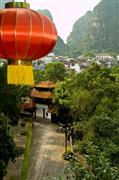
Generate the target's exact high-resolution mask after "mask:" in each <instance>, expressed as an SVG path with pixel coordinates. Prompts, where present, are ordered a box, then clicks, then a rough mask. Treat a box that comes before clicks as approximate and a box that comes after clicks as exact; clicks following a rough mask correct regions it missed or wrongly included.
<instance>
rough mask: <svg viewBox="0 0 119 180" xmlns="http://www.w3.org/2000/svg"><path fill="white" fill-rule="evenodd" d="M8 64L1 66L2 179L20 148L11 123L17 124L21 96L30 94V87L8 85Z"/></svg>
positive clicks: (0, 133) (0, 143) (0, 139)
mask: <svg viewBox="0 0 119 180" xmlns="http://www.w3.org/2000/svg"><path fill="white" fill-rule="evenodd" d="M6 75H7V72H6V66H5V65H3V66H1V67H0V179H2V178H3V176H4V175H5V174H6V172H7V165H8V162H9V160H11V161H14V160H15V158H16V157H17V156H18V149H17V147H16V145H15V142H14V141H13V137H12V133H11V125H17V123H18V120H19V106H20V102H21V97H25V96H28V94H30V88H29V87H26V86H24V87H22V86H15V85H8V84H7V78H6Z"/></svg>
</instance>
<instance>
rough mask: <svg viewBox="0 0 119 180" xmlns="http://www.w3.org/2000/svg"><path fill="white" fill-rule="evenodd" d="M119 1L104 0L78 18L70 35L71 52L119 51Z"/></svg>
mask: <svg viewBox="0 0 119 180" xmlns="http://www.w3.org/2000/svg"><path fill="white" fill-rule="evenodd" d="M118 15H119V1H117V0H113V1H111V0H109V1H107V0H102V1H101V2H100V3H99V4H98V5H97V6H96V7H95V8H94V10H93V11H92V12H91V11H89V12H87V13H86V14H85V15H84V16H83V17H81V18H80V19H78V20H77V21H76V22H75V24H74V26H73V30H72V32H71V34H70V36H69V37H68V40H67V41H68V46H69V49H70V51H69V52H70V54H73V56H78V55H79V54H80V53H84V52H85V51H86V52H87V51H93V52H118V51H119V21H118Z"/></svg>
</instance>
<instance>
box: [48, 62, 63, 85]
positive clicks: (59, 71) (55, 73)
mask: <svg viewBox="0 0 119 180" xmlns="http://www.w3.org/2000/svg"><path fill="white" fill-rule="evenodd" d="M65 76H66V69H65V66H64V64H63V63H61V62H53V63H48V64H47V65H46V68H45V79H46V80H50V81H55V82H56V81H58V80H59V81H62V80H63V79H64V77H65Z"/></svg>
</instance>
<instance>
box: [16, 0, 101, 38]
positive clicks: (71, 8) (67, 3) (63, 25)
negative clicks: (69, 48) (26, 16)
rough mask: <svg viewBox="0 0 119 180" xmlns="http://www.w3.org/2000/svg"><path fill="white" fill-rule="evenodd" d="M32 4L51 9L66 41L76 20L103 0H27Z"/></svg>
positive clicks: (34, 7)
mask: <svg viewBox="0 0 119 180" xmlns="http://www.w3.org/2000/svg"><path fill="white" fill-rule="evenodd" d="M15 1H23V0H15ZM26 1H27V2H28V3H30V5H31V9H34V10H38V9H48V10H50V12H51V14H52V16H53V20H54V23H55V25H56V28H57V31H58V34H59V35H60V36H61V37H62V38H63V40H64V41H66V38H67V36H68V35H69V34H70V32H71V30H72V26H73V24H74V22H75V21H76V20H77V19H78V18H79V17H81V16H82V15H84V14H85V13H86V12H87V11H88V10H93V8H94V7H95V6H96V5H97V4H98V3H99V2H100V1H101V0H26Z"/></svg>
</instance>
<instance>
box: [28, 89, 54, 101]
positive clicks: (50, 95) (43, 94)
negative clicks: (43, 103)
mask: <svg viewBox="0 0 119 180" xmlns="http://www.w3.org/2000/svg"><path fill="white" fill-rule="evenodd" d="M31 97H34V98H39V99H40V98H42V99H51V98H53V97H54V92H49V91H38V90H36V89H33V90H32V92H31Z"/></svg>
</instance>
